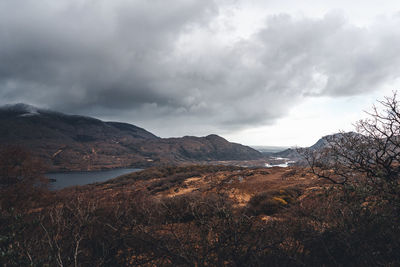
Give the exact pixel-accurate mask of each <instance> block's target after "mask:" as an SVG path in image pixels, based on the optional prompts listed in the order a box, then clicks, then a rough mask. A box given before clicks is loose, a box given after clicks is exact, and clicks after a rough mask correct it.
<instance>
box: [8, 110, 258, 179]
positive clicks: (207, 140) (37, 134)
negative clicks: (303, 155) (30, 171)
mask: <svg viewBox="0 0 400 267" xmlns="http://www.w3.org/2000/svg"><path fill="white" fill-rule="evenodd" d="M0 145H19V146H23V147H27V148H28V149H29V150H31V151H32V153H33V154H34V155H36V156H38V157H40V158H41V159H42V160H43V161H44V162H45V163H46V164H47V165H48V166H49V167H50V169H51V170H54V171H55V170H95V169H107V168H117V167H128V166H134V167H144V166H152V165H163V164H174V163H183V162H198V161H212V160H251V159H259V158H262V157H263V156H262V154H261V153H260V152H258V151H256V150H254V149H252V148H250V147H247V146H243V145H240V144H235V143H230V142H228V141H227V140H225V139H224V138H222V137H220V136H217V135H209V136H206V137H193V136H185V137H182V138H160V137H157V136H156V135H154V134H152V133H150V132H148V131H146V130H145V129H142V128H140V127H137V126H135V125H132V124H128V123H121V122H105V121H102V120H99V119H95V118H91V117H86V116H79V115H68V114H64V113H61V112H56V111H52V110H46V109H39V108H36V107H34V106H30V105H26V104H15V105H6V106H3V107H0Z"/></svg>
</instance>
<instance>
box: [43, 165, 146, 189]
mask: <svg viewBox="0 0 400 267" xmlns="http://www.w3.org/2000/svg"><path fill="white" fill-rule="evenodd" d="M141 170H142V169H113V170H106V171H90V172H60V173H48V174H47V175H46V176H47V178H52V179H56V180H57V181H56V182H52V183H50V188H51V189H53V190H57V189H62V188H64V187H68V186H74V185H85V184H92V183H96V182H104V181H107V180H109V179H112V178H115V177H118V176H120V175H124V174H127V173H131V172H137V171H141Z"/></svg>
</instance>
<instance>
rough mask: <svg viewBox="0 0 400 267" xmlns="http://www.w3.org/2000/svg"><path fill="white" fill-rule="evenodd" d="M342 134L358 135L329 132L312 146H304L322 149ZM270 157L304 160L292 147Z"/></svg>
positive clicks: (299, 162)
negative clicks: (329, 133)
mask: <svg viewBox="0 0 400 267" xmlns="http://www.w3.org/2000/svg"><path fill="white" fill-rule="evenodd" d="M343 134H350V135H352V136H353V135H360V134H358V133H355V132H349V133H336V134H331V135H326V136H324V137H322V138H320V139H319V140H318V141H317V142H316V143H315V144H313V145H312V146H310V147H308V148H306V149H310V150H312V151H317V152H318V151H322V150H323V149H325V148H328V147H329V142H332V141H334V140H340V139H341V138H343ZM272 157H275V158H276V157H278V158H286V159H289V160H291V161H295V162H297V163H298V164H302V163H303V161H304V158H303V157H302V156H301V155H300V154H299V153H298V152H297V150H296V149H293V148H288V149H286V150H284V151H281V152H277V153H273V154H272Z"/></svg>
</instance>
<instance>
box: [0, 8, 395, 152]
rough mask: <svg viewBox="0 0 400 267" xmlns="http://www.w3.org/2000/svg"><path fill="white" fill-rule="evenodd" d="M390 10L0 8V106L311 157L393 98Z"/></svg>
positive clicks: (392, 37)
mask: <svg viewBox="0 0 400 267" xmlns="http://www.w3.org/2000/svg"><path fill="white" fill-rule="evenodd" d="M399 29H400V5H399V4H398V2H397V1H384V4H383V3H382V1H372V0H364V1H361V0H356V1H344V0H335V1H333V0H332V1H331V0H328V1H320V0H318V1H317V0H315V1H311V0H270V1H268V0H263V1H262V0H253V1H251V0H222V1H212V0H197V1H195V0H168V1H165V0H112V1H109V0H57V1H54V0H41V1H37V0H0V104H9V103H18V102H24V103H28V104H32V105H36V106H39V107H45V108H51V109H56V110H59V111H63V112H67V113H73V114H83V115H90V116H94V117H97V118H101V119H105V120H116V121H124V122H129V123H133V124H135V125H138V126H141V127H144V128H146V129H147V130H149V131H151V132H153V133H155V134H156V135H159V136H161V137H170V136H183V135H196V136H203V135H207V134H210V133H216V134H220V135H221V136H223V137H225V138H227V139H228V140H230V141H235V142H240V143H243V144H247V145H287V146H292V145H300V146H305V145H311V144H312V143H314V142H315V141H317V139H318V138H319V137H321V136H322V135H326V134H331V133H334V132H337V131H338V130H340V129H342V130H351V129H352V123H353V122H355V121H356V120H357V119H359V118H361V117H363V116H365V115H364V114H363V113H362V110H366V109H368V108H369V107H370V106H371V105H372V104H373V103H374V101H375V100H376V99H381V98H382V97H383V96H385V95H388V94H390V92H391V91H392V90H395V89H398V88H400V87H399V85H400V79H399V76H400V72H399V71H400V53H399V51H400V50H399V47H400V31H399Z"/></svg>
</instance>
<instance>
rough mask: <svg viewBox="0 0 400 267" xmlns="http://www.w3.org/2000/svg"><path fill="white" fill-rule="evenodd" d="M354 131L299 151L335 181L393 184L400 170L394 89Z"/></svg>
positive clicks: (398, 109)
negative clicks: (325, 143) (321, 147)
mask: <svg viewBox="0 0 400 267" xmlns="http://www.w3.org/2000/svg"><path fill="white" fill-rule="evenodd" d="M367 114H368V116H369V117H368V118H366V119H363V120H360V121H358V122H357V123H356V124H355V128H356V132H350V133H344V132H342V133H340V134H336V135H332V136H329V137H326V138H325V140H326V142H327V145H326V146H325V148H323V149H322V150H303V151H301V152H302V154H303V155H304V156H305V158H306V160H307V162H308V163H309V165H310V167H311V170H312V172H313V173H314V174H316V175H317V176H318V177H320V178H323V179H326V180H329V181H330V182H332V183H334V184H349V183H352V184H355V183H359V182H362V183H364V184H365V183H368V184H369V185H370V186H374V187H375V188H382V187H387V188H385V189H390V187H396V186H397V184H398V180H399V174H400V106H399V102H398V99H397V93H396V92H394V93H393V95H392V96H391V97H386V98H385V99H384V100H382V101H378V106H373V108H372V111H371V112H367Z"/></svg>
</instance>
